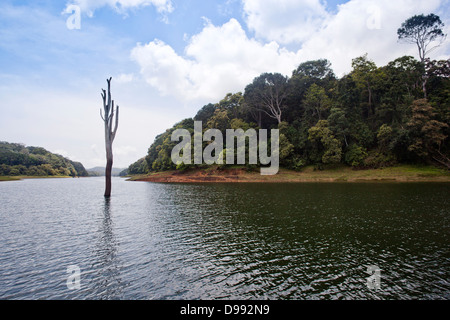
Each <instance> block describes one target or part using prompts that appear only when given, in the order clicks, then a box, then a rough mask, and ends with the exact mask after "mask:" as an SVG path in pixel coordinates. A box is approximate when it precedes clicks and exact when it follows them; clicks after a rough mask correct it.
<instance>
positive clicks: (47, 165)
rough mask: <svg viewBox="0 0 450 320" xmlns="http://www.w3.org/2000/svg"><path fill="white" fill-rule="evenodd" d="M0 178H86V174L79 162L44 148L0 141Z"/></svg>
mask: <svg viewBox="0 0 450 320" xmlns="http://www.w3.org/2000/svg"><path fill="white" fill-rule="evenodd" d="M0 176H72V177H87V176H88V172H87V171H86V169H85V168H84V166H83V165H82V164H81V163H80V162H75V161H71V160H69V159H67V158H65V157H63V156H61V155H58V154H54V153H51V152H49V151H47V150H45V149H44V148H41V147H31V146H28V147H27V146H25V145H23V144H21V143H8V142H4V141H0Z"/></svg>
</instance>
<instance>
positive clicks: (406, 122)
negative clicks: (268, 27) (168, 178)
mask: <svg viewBox="0 0 450 320" xmlns="http://www.w3.org/2000/svg"><path fill="white" fill-rule="evenodd" d="M425 96H426V98H425ZM194 121H202V124H203V131H205V130H207V129H210V128H215V129H219V130H221V131H222V133H223V134H224V136H225V130H226V129H227V128H231V129H237V128H242V129H243V130H246V129H248V128H255V129H271V128H278V129H279V130H280V165H281V166H282V167H284V168H287V169H292V170H300V169H302V168H304V167H306V166H311V165H312V166H313V167H315V168H316V169H321V168H324V167H326V166H329V165H337V164H338V165H342V164H343V165H346V166H348V167H352V168H355V169H371V168H382V167H390V166H395V165H398V164H419V165H422V164H428V165H434V166H440V167H442V168H446V169H448V168H450V160H449V158H450V156H449V151H450V147H449V139H448V134H449V125H448V124H449V122H450V60H446V61H429V60H427V61H426V63H421V62H419V61H417V60H416V59H414V58H413V57H411V56H404V57H400V58H398V59H396V60H394V61H392V62H389V63H388V64H387V65H385V66H382V67H378V66H376V65H375V63H374V62H373V61H371V60H370V59H369V58H368V57H367V55H364V56H361V57H357V58H355V59H353V63H352V71H351V72H350V73H349V74H347V75H345V76H343V77H342V78H338V77H336V76H335V74H334V72H333V70H332V69H331V65H330V63H329V61H327V60H324V59H320V60H315V61H308V62H305V63H302V64H300V65H299V66H298V68H297V69H295V70H293V72H292V75H291V77H285V76H283V75H281V74H278V73H264V74H261V75H260V76H258V77H256V78H255V79H254V80H253V82H252V83H250V84H248V85H247V87H246V88H245V91H244V93H241V92H238V93H229V94H227V95H226V96H225V97H224V98H223V99H222V100H221V101H219V102H217V103H210V104H207V105H205V106H203V107H202V108H201V109H200V110H199V111H198V112H197V114H196V115H195V116H194V117H193V118H189V119H184V120H182V121H180V122H179V123H177V124H175V125H174V126H173V127H172V128H170V129H167V130H166V132H164V133H162V134H160V135H158V136H157V137H156V139H155V141H154V142H153V144H152V145H151V146H150V148H149V149H148V154H147V156H146V157H144V158H142V159H139V160H138V161H136V162H135V163H133V164H131V165H130V166H129V168H128V174H148V173H152V172H158V171H166V170H174V169H178V170H185V169H188V168H195V167H198V165H193V164H190V165H184V164H180V165H178V166H177V165H175V164H174V163H173V162H172V161H171V151H172V149H173V147H174V146H175V145H176V144H177V143H178V142H172V141H171V134H172V132H173V131H174V130H175V129H178V128H183V129H187V130H189V131H190V132H191V134H193V131H194ZM208 143H210V142H208V141H206V142H204V146H206V145H207V144H208ZM224 148H226V145H225V143H224ZM247 167H249V168H250V169H251V167H252V165H248V166H247ZM253 167H254V165H253Z"/></svg>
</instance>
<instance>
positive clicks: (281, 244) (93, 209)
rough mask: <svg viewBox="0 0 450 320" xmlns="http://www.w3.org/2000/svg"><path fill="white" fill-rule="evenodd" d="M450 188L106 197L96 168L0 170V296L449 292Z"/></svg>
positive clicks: (168, 191) (288, 188)
mask: <svg viewBox="0 0 450 320" xmlns="http://www.w3.org/2000/svg"><path fill="white" fill-rule="evenodd" d="M449 194H450V184H432V183H429V184H428V183H426V184H424V183H418V184H395V183H387V184H368V183H366V184H205V185H201V184H155V183H146V182H127V181H125V180H123V179H119V178H116V179H113V197H112V198H111V200H110V201H105V199H104V198H103V179H102V178H84V179H38V180H25V181H15V182H1V183H0V204H1V206H0V298H2V299H449V298H450V278H449V272H450V241H449V240H450V239H449V238H450V237H449V236H450V233H449V231H450V226H449V220H450V212H449V208H450V200H449ZM71 265H77V266H78V267H79V268H80V270H81V275H80V289H76V290H69V288H68V287H67V278H68V276H69V274H68V273H67V267H68V266H71ZM369 265H376V266H378V267H379V268H380V269H381V273H380V285H381V288H380V289H379V290H377V291H375V290H370V289H369V288H368V287H367V278H368V277H369V276H370V275H369V274H368V273H366V271H367V267H368V266H369Z"/></svg>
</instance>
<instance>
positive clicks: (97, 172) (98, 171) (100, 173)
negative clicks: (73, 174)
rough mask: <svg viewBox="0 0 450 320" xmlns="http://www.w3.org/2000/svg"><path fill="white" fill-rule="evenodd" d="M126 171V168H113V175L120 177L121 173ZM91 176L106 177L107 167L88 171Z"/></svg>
mask: <svg viewBox="0 0 450 320" xmlns="http://www.w3.org/2000/svg"><path fill="white" fill-rule="evenodd" d="M123 170H124V168H112V173H111V175H113V176H119V175H120V173H121V172H122V171H123ZM87 172H88V174H89V176H93V177H95V176H104V175H105V167H94V168H90V169H87Z"/></svg>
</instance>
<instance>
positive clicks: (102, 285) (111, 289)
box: [92, 198, 123, 299]
mask: <svg viewBox="0 0 450 320" xmlns="http://www.w3.org/2000/svg"><path fill="white" fill-rule="evenodd" d="M111 207H112V204H111V198H105V200H104V204H103V212H102V219H101V224H100V226H99V230H98V234H97V243H96V246H95V252H94V257H96V262H94V265H93V268H92V269H93V270H96V271H95V272H96V273H97V274H96V277H95V279H96V281H95V283H94V285H93V287H94V288H93V289H94V290H93V291H94V292H95V297H96V299H120V298H121V297H122V294H123V284H122V278H121V262H120V259H119V258H118V248H119V242H118V240H117V237H116V235H115V233H114V222H113V219H112V210H111Z"/></svg>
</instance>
